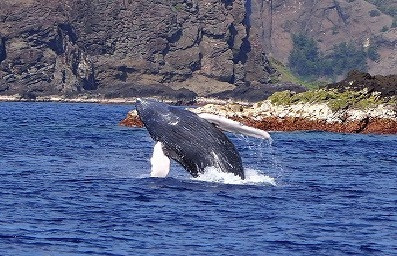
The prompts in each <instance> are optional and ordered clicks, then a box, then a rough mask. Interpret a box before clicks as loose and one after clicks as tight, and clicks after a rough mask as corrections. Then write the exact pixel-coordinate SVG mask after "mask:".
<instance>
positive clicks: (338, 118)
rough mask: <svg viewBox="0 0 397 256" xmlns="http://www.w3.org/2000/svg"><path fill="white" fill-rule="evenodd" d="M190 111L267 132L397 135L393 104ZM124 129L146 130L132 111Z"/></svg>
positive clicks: (230, 106)
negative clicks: (364, 107) (368, 106)
mask: <svg viewBox="0 0 397 256" xmlns="http://www.w3.org/2000/svg"><path fill="white" fill-rule="evenodd" d="M190 110H191V111H193V112H195V113H211V114H216V115H220V116H224V117H227V118H230V119H232V120H235V121H239V122H241V123H243V124H245V125H248V126H252V127H255V128H258V129H262V130H266V131H328V132H339V133H375V134H397V106H395V105H392V104H390V105H388V104H380V105H378V106H376V107H371V108H366V109H354V108H349V109H341V110H338V111H336V112H334V111H332V110H331V109H330V108H329V107H328V106H327V104H325V103H319V104H309V103H305V104H303V103H298V104H293V105H289V106H277V105H274V104H272V103H271V102H270V100H265V101H262V102H258V103H256V104H254V105H249V106H245V105H242V104H234V103H229V104H223V105H219V104H207V105H204V106H202V107H199V108H191V109H190ZM120 125H124V126H130V127H143V124H142V122H141V121H140V119H139V116H138V115H137V113H136V111H130V112H129V113H128V115H127V117H126V118H125V119H124V120H122V121H121V122H120Z"/></svg>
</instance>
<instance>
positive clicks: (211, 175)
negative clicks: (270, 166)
mask: <svg viewBox="0 0 397 256" xmlns="http://www.w3.org/2000/svg"><path fill="white" fill-rule="evenodd" d="M244 172H245V179H244V180H242V179H241V178H240V177H239V176H236V175H234V174H233V173H226V172H222V171H221V170H219V169H218V168H215V167H207V168H206V169H205V172H204V173H203V174H200V175H199V177H197V178H192V179H194V180H200V181H206V182H216V183H224V184H237V185H245V184H247V185H255V184H269V185H272V186H277V183H276V180H275V179H274V178H272V177H270V176H267V175H265V174H263V173H261V172H260V171H259V170H255V169H245V170H244Z"/></svg>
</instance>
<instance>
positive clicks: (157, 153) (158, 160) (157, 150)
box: [150, 142, 171, 178]
mask: <svg viewBox="0 0 397 256" xmlns="http://www.w3.org/2000/svg"><path fill="white" fill-rule="evenodd" d="M150 164H151V167H152V168H151V169H152V170H151V172H150V177H158V178H164V177H166V176H167V175H168V173H169V172H170V166H171V161H170V159H169V158H168V157H167V156H166V155H164V152H163V145H162V144H161V142H157V143H156V145H155V146H154V149H153V156H152V158H150Z"/></svg>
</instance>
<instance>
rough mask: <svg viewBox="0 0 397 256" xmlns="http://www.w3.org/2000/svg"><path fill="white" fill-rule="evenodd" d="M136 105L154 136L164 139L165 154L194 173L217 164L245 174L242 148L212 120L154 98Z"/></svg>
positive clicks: (151, 134)
mask: <svg viewBox="0 0 397 256" xmlns="http://www.w3.org/2000/svg"><path fill="white" fill-rule="evenodd" d="M136 107H137V111H138V114H139V116H140V118H141V120H142V122H143V123H144V124H145V126H146V128H147V130H148V131H149V134H150V136H151V137H152V138H153V139H154V140H155V141H160V142H161V143H162V144H163V150H164V152H165V154H166V155H167V156H168V157H170V158H172V159H174V160H175V161H177V162H179V163H180V164H181V165H182V166H183V167H184V168H185V169H186V170H187V171H189V172H190V173H191V175H192V176H194V177H197V176H198V174H199V173H203V172H204V170H205V168H206V167H212V166H213V167H216V168H219V169H220V170H222V171H223V172H230V173H234V174H235V175H238V176H240V177H241V178H244V172H243V166H242V162H241V157H240V155H239V153H238V151H237V150H236V148H235V147H234V145H233V143H232V142H231V141H230V140H229V139H228V138H227V136H226V135H225V134H224V133H223V132H222V131H221V130H219V129H218V128H216V127H215V126H214V125H212V124H211V123H209V122H207V121H206V120H204V119H202V118H200V117H198V116H197V115H196V114H194V113H192V112H190V111H187V110H185V109H182V108H180V107H173V106H169V105H167V104H164V103H160V102H157V101H154V100H140V101H137V105H136Z"/></svg>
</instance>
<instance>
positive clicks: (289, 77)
mask: <svg viewBox="0 0 397 256" xmlns="http://www.w3.org/2000/svg"><path fill="white" fill-rule="evenodd" d="M270 64H271V65H272V67H274V68H275V69H277V71H278V72H279V73H280V76H279V77H273V78H272V82H274V83H276V82H290V83H294V84H300V85H303V86H304V87H306V88H307V89H310V90H312V89H317V88H319V87H320V86H322V85H325V84H326V82H324V81H312V82H309V81H305V80H303V79H301V78H300V77H298V76H295V75H294V74H293V73H292V72H291V70H290V69H289V68H288V67H286V66H284V65H283V64H282V63H281V62H279V61H278V60H276V59H273V58H271V59H270Z"/></svg>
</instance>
